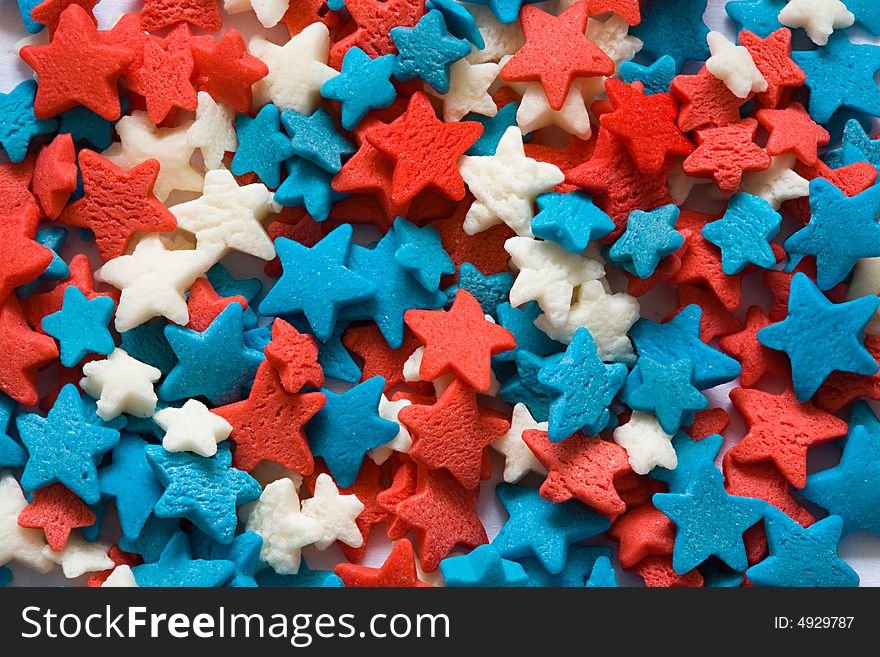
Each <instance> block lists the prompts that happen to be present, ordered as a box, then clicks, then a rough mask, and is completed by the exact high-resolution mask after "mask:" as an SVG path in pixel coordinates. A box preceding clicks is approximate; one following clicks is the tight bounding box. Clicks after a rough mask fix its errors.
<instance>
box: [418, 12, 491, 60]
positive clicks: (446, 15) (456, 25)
mask: <svg viewBox="0 0 880 657" xmlns="http://www.w3.org/2000/svg"><path fill="white" fill-rule="evenodd" d="M432 9H436V10H437V11H439V12H440V13H441V14H443V20H445V21H446V27H447V28H448V29H449V33H450V34H451V35H452V36H455V37H458V38H459V39H467V40H468V41H470V42H471V43H472V44H474V46H475V47H476V49H477V50H482V49H483V48H485V47H486V42H485V41H484V40H483V35H482V34H480V30H479V28H478V27H477V21H476V20H475V19H474V17H473V15H472V14H471V12H469V11H468V10H467V9H465V8H464V6H463V5H461V4H460V3H458V2H457V1H456V0H428V1H427V2H426V3H425V10H426V11H431V10H432Z"/></svg>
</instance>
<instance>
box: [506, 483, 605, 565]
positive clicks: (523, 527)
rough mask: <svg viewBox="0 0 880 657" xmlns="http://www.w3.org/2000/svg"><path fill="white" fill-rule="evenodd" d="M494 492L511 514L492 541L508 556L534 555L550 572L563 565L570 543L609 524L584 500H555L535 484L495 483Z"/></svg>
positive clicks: (602, 529) (591, 534)
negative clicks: (583, 501) (546, 497)
mask: <svg viewBox="0 0 880 657" xmlns="http://www.w3.org/2000/svg"><path fill="white" fill-rule="evenodd" d="M495 494H496V495H497V496H498V499H499V500H500V501H501V504H502V505H503V506H504V508H505V509H506V510H507V513H508V514H509V515H510V518H509V519H508V520H507V522H505V523H504V525H503V526H502V527H501V531H499V532H498V536H496V537H495V540H494V541H492V545H494V546H495V547H496V548H497V549H498V552H499V553H500V554H501V556H502V557H506V558H508V559H520V558H523V557H535V558H536V559H537V560H538V561H539V562H540V563H541V565H542V566H544V568H545V569H546V570H547V572H549V573H560V572H562V569H563V568H565V562H566V559H567V556H568V547H569V545H571V544H572V543H577V542H578V541H583V540H586V539H588V538H592V537H594V536H598V535H599V534H601V533H602V532H604V531H607V530H608V528H609V527H610V526H611V522H610V521H609V520H608V518H606V517H605V516H602V515H600V514H598V513H597V512H596V511H594V510H593V509H591V508H590V507H588V506H586V505H585V504H581V503H580V502H578V501H577V500H568V501H566V502H562V503H561V504H554V503H553V502H551V501H550V500H547V499H544V498H543V497H541V494H540V493H539V492H538V489H537V488H527V487H525V486H513V485H511V484H498V486H497V487H496V488H495Z"/></svg>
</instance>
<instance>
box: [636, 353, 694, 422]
mask: <svg viewBox="0 0 880 657" xmlns="http://www.w3.org/2000/svg"><path fill="white" fill-rule="evenodd" d="M693 372H694V365H693V363H691V361H689V360H687V359H683V360H679V361H675V362H673V363H659V362H657V361H656V360H652V359H650V358H646V357H642V358H640V359H639V374H640V375H641V384H640V385H638V386H637V387H635V388H634V389H633V390H632V392H631V393H629V394H628V395H627V396H626V398H625V399H624V401H625V402H626V403H627V405H628V406H630V407H631V408H632V409H633V410H636V411H642V412H646V413H653V414H654V415H655V416H656V417H657V421H658V422H659V423H660V427H661V428H662V429H663V431H664V432H666V433H668V434H669V435H671V436H672V435H675V433H676V432H677V431H678V429H679V427H680V426H681V424H682V422H683V421H684V419H685V418H686V417H688V416H690V415H691V414H692V413H693V412H694V411H701V410H703V409H704V408H706V407H707V406H708V405H709V400H708V399H706V397H705V396H704V395H703V394H702V393H701V392H700V391H699V390H697V389H696V388H695V387H694V386H693V384H692V383H691V378H692V377H693Z"/></svg>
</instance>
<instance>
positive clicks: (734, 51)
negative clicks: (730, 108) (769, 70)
mask: <svg viewBox="0 0 880 657" xmlns="http://www.w3.org/2000/svg"><path fill="white" fill-rule="evenodd" d="M706 42H707V43H708V44H709V50H710V51H711V53H712V56H711V57H709V59H707V60H706V69H707V70H708V71H709V73H711V74H712V75H713V76H715V77H716V78H718V79H719V80H721V81H722V82H724V84H725V86H726V87H727V88H728V89H730V91H731V93H732V94H733V95H734V96H736V97H737V98H748V96H749V94H751V93H753V92H754V93H761V92H762V91H767V80H765V79H764V76H763V75H761V71H759V70H758V67H757V66H755V60H753V59H752V55H751V53H750V52H749V51H748V48H746V47H745V46H737V45H735V44H733V43H732V42H730V41H728V40H727V37H725V36H724V35H723V34H721V32H709V35H708V36H707V37H706Z"/></svg>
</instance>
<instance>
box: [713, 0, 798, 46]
mask: <svg viewBox="0 0 880 657" xmlns="http://www.w3.org/2000/svg"><path fill="white" fill-rule="evenodd" d="M785 2H786V0H734V2H728V3H727V4H726V5H725V6H724V10H725V11H726V12H727V15H728V16H730V19H731V20H732V21H733V22H734V23H735V24H736V28H737V29H736V31H737V33H739V32H741V31H743V30H748V31H749V32H753V33H755V34H757V35H758V36H759V37H761V38H762V39H764V38H766V37H767V36H769V35H770V33H772V32H775V31H776V30H778V29H779V28H781V27H782V23H780V22H779V12H780V11H782V10H783V9H784V8H785Z"/></svg>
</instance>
